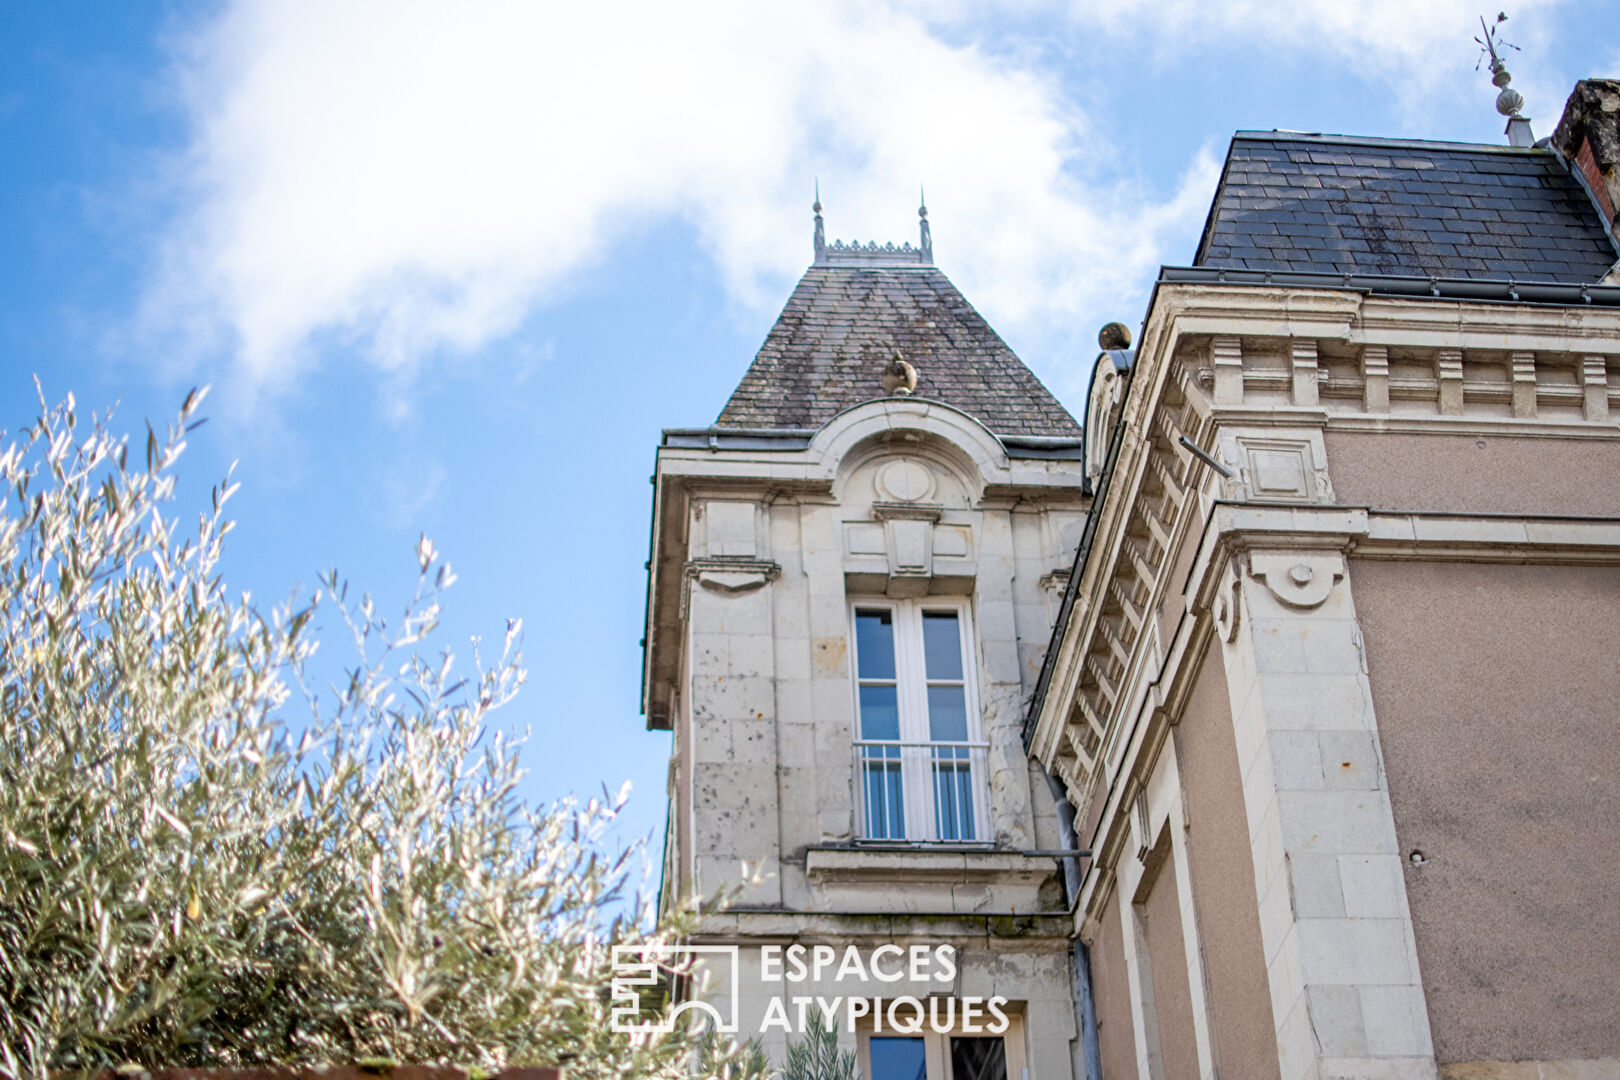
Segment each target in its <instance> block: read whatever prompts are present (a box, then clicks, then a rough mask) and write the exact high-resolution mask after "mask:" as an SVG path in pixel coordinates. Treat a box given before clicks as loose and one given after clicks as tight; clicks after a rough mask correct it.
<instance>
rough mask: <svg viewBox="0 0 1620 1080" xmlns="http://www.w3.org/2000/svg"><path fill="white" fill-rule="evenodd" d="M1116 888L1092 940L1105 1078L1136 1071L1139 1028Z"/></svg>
mask: <svg viewBox="0 0 1620 1080" xmlns="http://www.w3.org/2000/svg"><path fill="white" fill-rule="evenodd" d="M1119 905H1120V899H1119V893H1118V892H1115V893H1114V895H1113V896H1111V897H1110V898H1109V900H1108V904H1107V906H1106V907H1105V908H1104V909H1103V917H1102V925H1101V926H1100V927H1099V928H1098V931H1097V940H1096V941H1094V942H1092V944H1091V987H1092V994H1093V996H1094V997H1095V998H1096V1002H1097V1046H1098V1049H1099V1050H1100V1051H1101V1055H1102V1071H1103V1080H1115V1078H1116V1077H1133V1076H1135V1075H1136V1032H1135V1029H1134V1025H1132V1023H1131V984H1130V976H1129V974H1128V972H1126V970H1125V932H1124V929H1123V928H1122V926H1121V925H1120V911H1119Z"/></svg>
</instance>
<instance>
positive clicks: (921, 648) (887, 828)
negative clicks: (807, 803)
mask: <svg viewBox="0 0 1620 1080" xmlns="http://www.w3.org/2000/svg"><path fill="white" fill-rule="evenodd" d="M852 621H853V624H854V634H853V639H854V642H855V711H856V731H857V738H856V740H855V779H856V785H855V786H856V788H857V796H856V802H857V804H858V807H857V814H858V815H859V820H860V830H859V831H860V835H861V837H862V839H866V840H892V841H922V842H936V843H974V842H979V841H983V840H986V839H988V838H989V836H990V833H991V829H990V827H989V821H988V813H989V799H988V796H987V793H986V785H985V779H986V774H987V770H988V763H987V760H986V755H987V752H988V749H989V744H988V743H986V742H984V741H983V734H982V731H981V728H980V724H979V706H978V692H977V687H976V686H975V684H974V679H973V673H974V668H975V665H974V663H973V655H974V654H973V649H972V643H973V633H972V623H971V620H970V617H969V612H968V606H967V604H965V603H963V602H961V601H954V600H937V599H925V600H871V601H864V600H863V601H857V602H856V603H855V604H854V605H853V610H852Z"/></svg>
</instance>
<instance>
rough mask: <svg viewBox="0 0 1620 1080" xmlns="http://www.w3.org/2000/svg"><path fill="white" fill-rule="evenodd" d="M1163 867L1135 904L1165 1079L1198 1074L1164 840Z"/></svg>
mask: <svg viewBox="0 0 1620 1080" xmlns="http://www.w3.org/2000/svg"><path fill="white" fill-rule="evenodd" d="M1163 848H1164V857H1165V862H1164V864H1163V865H1161V866H1160V867H1159V872H1158V874H1157V875H1155V876H1154V878H1153V886H1152V888H1151V889H1150V890H1149V891H1148V895H1147V897H1146V899H1144V900H1143V901H1142V902H1141V903H1140V904H1138V905H1136V907H1137V910H1138V912H1139V918H1140V919H1141V923H1140V925H1141V926H1142V927H1143V929H1145V930H1146V931H1147V946H1148V948H1147V951H1148V958H1149V960H1148V962H1149V963H1150V964H1151V965H1152V968H1153V1014H1154V1018H1155V1019H1156V1020H1157V1021H1158V1024H1157V1026H1158V1034H1159V1057H1160V1061H1161V1062H1162V1063H1163V1066H1164V1075H1165V1076H1166V1077H1167V1078H1168V1077H1179V1076H1187V1077H1195V1076H1197V1075H1198V1045H1197V1042H1196V1041H1195V1036H1194V1034H1193V1006H1192V991H1191V990H1190V989H1189V987H1188V985H1187V942H1186V939H1185V938H1184V937H1183V935H1182V933H1181V896H1180V892H1179V890H1178V889H1177V888H1176V872H1175V867H1174V865H1172V861H1171V856H1170V851H1169V848H1170V838H1169V836H1168V835H1167V836H1166V837H1165V839H1164V841H1163Z"/></svg>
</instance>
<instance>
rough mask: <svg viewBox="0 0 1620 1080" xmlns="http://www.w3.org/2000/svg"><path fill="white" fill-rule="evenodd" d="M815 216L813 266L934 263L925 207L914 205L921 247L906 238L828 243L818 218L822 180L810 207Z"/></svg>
mask: <svg viewBox="0 0 1620 1080" xmlns="http://www.w3.org/2000/svg"><path fill="white" fill-rule="evenodd" d="M811 209H812V210H813V211H814V212H815V215H816V234H815V239H816V261H815V265H816V266H858V267H863V268H871V269H878V268H888V269H893V268H898V267H922V266H933V265H934V238H933V233H932V232H931V231H930V230H929V228H928V207H927V206H926V205H923V206H920V207H918V208H917V215H918V219H919V222H920V226H919V237H918V239H919V240H920V242H921V246H920V247H912V246H911V242H910V241H909V240H908V241H906V242H905V243H902V244H896V243H894V242H893V241H892V240H891V241H888V242H886V243H879V242H878V241H876V240H867V241H865V242H864V243H863V242H862V241H860V240H848V241H845V240H834V241H833V242H832V243H830V244H829V243H828V242H827V232H826V226H825V225H824V224H823V223H822V220H821V182H820V181H819V180H818V181H817V182H816V201H815V204H814V205H813V206H812V207H811Z"/></svg>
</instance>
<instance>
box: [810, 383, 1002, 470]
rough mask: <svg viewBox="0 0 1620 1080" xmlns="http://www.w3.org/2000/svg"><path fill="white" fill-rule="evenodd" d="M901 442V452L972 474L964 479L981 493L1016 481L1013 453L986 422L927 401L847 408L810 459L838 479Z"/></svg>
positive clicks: (825, 428)
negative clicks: (1010, 460)
mask: <svg viewBox="0 0 1620 1080" xmlns="http://www.w3.org/2000/svg"><path fill="white" fill-rule="evenodd" d="M896 443H897V444H900V445H899V446H898V447H897V448H896V449H897V450H898V451H899V452H902V453H906V452H910V453H913V454H915V453H922V454H925V455H926V456H929V457H933V458H935V459H937V460H939V461H940V463H941V464H947V465H949V466H950V467H951V468H952V470H953V471H955V472H958V473H961V474H967V475H962V477H961V479H962V480H963V481H964V482H965V483H967V485H968V486H969V487H970V488H971V489H973V490H975V491H982V490H983V488H984V486H985V485H986V484H992V483H1005V482H1007V481H1008V480H1009V479H1010V475H1011V474H1010V471H1009V463H1008V459H1007V452H1006V450H1005V449H1003V447H1002V445H1001V442H1000V440H998V439H997V438H996V437H995V436H994V435H992V434H991V433H990V431H989V430H988V429H986V428H985V426H984V425H983V424H981V423H979V422H978V421H977V420H975V419H973V418H972V417H971V416H969V415H967V414H966V413H964V412H962V411H961V410H960V409H956V408H953V407H952V406H950V405H946V404H944V403H942V402H938V401H929V400H926V399H922V398H906V397H892V398H879V399H877V400H874V401H868V402H864V403H863V404H860V405H856V406H854V407H853V408H850V409H846V410H844V411H843V412H841V413H839V414H838V415H837V416H835V417H833V418H832V419H831V420H829V421H827V423H826V424H824V425H822V427H821V429H820V430H819V431H817V432H816V434H815V436H814V437H813V438H812V439H811V440H810V447H809V455H810V458H811V460H812V461H814V462H815V463H816V465H817V466H818V467H819V469H820V470H822V471H823V473H824V475H826V476H827V478H828V479H830V480H835V481H836V479H837V478H838V477H839V476H840V475H847V473H848V471H849V468H850V466H852V465H854V464H856V463H857V462H860V461H865V460H868V459H869V458H870V457H871V456H872V451H874V450H875V449H876V448H877V447H880V446H887V445H889V444H896ZM896 482H899V481H898V480H897V481H896Z"/></svg>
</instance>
